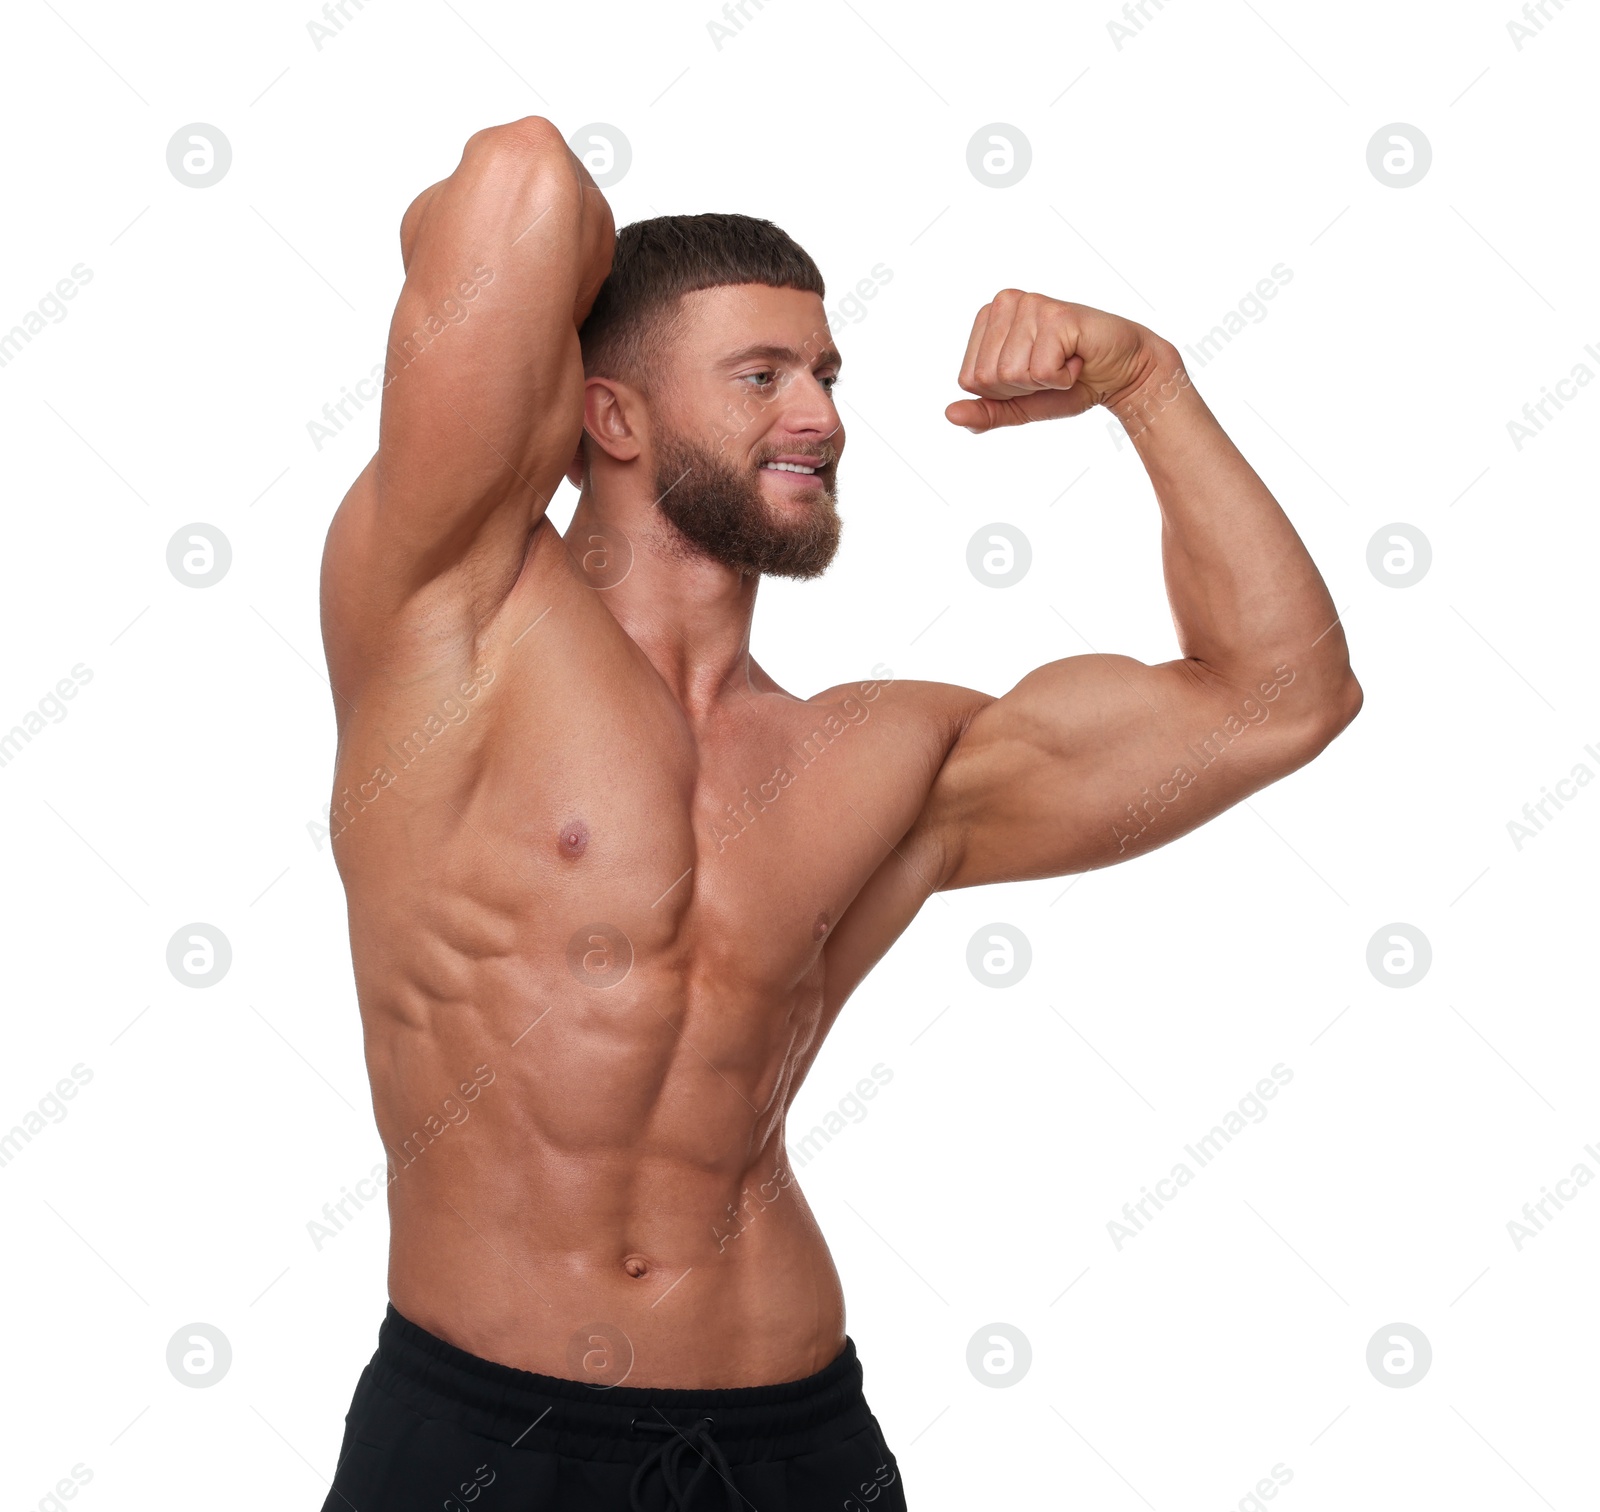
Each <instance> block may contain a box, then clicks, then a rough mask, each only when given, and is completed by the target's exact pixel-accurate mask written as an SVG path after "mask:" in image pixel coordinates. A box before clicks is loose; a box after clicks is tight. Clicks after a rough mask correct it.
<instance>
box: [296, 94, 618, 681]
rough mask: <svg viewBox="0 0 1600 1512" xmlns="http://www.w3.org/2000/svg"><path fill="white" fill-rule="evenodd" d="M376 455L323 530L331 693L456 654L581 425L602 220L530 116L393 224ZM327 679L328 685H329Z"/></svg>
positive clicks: (499, 130) (482, 135) (607, 245)
mask: <svg viewBox="0 0 1600 1512" xmlns="http://www.w3.org/2000/svg"><path fill="white" fill-rule="evenodd" d="M400 239H401V256H402V260H403V262H404V265H405V274H406V276H405V284H404V287H403V288H402V290H401V293H400V299H399V303H398V304H397V306H396V308H395V313H394V320H393V322H392V324H391V326H390V331H389V347H388V353H387V360H386V367H385V374H384V390H383V408H382V413H381V418H380V422H379V436H378V453H377V456H376V457H375V458H374V459H373V461H372V462H371V463H370V464H369V465H368V467H367V468H366V469H365V471H363V473H362V474H361V476H360V478H358V479H357V480H356V483H355V485H354V486H353V487H352V488H351V490H350V492H349V494H348V495H347V496H346V498H345V500H344V502H343V503H342V504H341V505H340V507H339V510H338V513H337V514H336V516H335V518H334V521H333V524H332V526H331V527H330V529H329V531H328V541H327V547H326V551H325V553H324V558H323V613H324V628H325V634H326V638H327V640H328V651H329V660H330V666H331V669H332V670H333V671H334V673H335V685H336V686H339V685H340V684H341V683H343V682H349V681H351V680H355V681H360V680H362V679H364V677H365V675H366V674H367V673H368V672H370V671H371V670H373V669H374V668H375V667H376V666H379V665H385V664H392V663H393V662H395V661H396V660H397V659H398V660H401V661H404V660H406V648H407V646H408V645H410V644H415V635H414V634H413V633H410V632H419V633H421V634H422V635H424V636H425V638H426V640H427V641H428V642H430V643H431V645H432V646H433V648H434V649H435V650H437V647H438V641H439V639H440V637H441V636H442V637H444V638H445V639H447V640H450V641H456V640H458V639H459V641H460V643H461V644H462V645H463V647H464V648H469V647H470V642H471V639H472V637H473V635H474V634H475V633H476V631H477V629H478V628H479V627H480V626H481V625H482V623H483V622H484V621H485V620H486V619H487V618H488V617H489V616H490V615H492V613H493V611H494V609H495V608H496V607H497V606H498V604H499V603H500V601H501V600H502V599H503V598H504V597H505V595H506V593H507V592H509V590H510V588H511V586H512V584H513V583H514V582H515V581H516V577H517V574H518V572H519V571H520V569H521V565H522V561H523V556H524V553H525V550H526V547H527V539H528V534H529V532H530V531H531V530H532V529H533V527H534V526H535V525H536V524H537V522H538V521H539V519H540V517H541V516H542V515H543V513H544V509H545V506H546V504H547V503H548V502H549V499H550V497H551V495H552V494H553V493H554V491H555V489H556V487H557V485H558V484H559V482H560V480H561V477H562V474H563V473H564V472H565V470H566V468H567V466H568V464H569V463H570V462H571V460H572V456H573V453H574V450H575V448H576V446H577V442H578V437H579V434H580V432H581V430H582V425H583V362H582V357H581V354H580V351H579V346H578V327H579V326H580V325H581V324H582V322H583V318H584V316H585V315H586V314H587V313H588V310H589V306H590V305H591V304H592V303H593V301H594V297H595V294H596V292H597V291H598V289H599V287H600V284H601V283H602V282H603V281H604V279H605V276H606V274H607V272H609V270H610V265H611V252H612V246H613V239H614V228H613V224H612V219H611V213H610V210H609V208H608V207H607V205H606V202H605V199H604V197H603V196H602V195H601V193H600V191H599V190H598V189H597V188H596V187H595V184H594V181H593V180H592V179H591V178H590V177H589V174H588V173H587V172H586V171H585V169H584V168H583V165H582V164H581V163H580V162H579V161H578V160H577V158H576V157H574V156H573V154H572V153H571V151H570V150H569V149H568V147H567V145H566V143H565V142H564V141H563V140H562V138H561V134H560V133H559V132H558V131H557V129H556V128H555V127H554V126H553V125H552V124H551V123H550V122H549V121H546V120H544V119H542V118H540V117H537V116H531V117H528V118H527V119H524V120H521V121H516V122H512V123H511V124H509V125H505V126H495V127H490V128H489V129H488V130H485V131H480V132H478V133H477V134H476V135H475V136H473V137H472V138H471V139H470V140H469V141H468V143H467V145H466V148H465V150H464V151H463V153H462V156H461V162H460V164H459V166H458V167H457V168H456V170H455V172H454V173H452V174H451V175H450V177H449V178H447V179H445V180H443V181H442V182H441V183H438V184H435V185H433V186H432V187H431V188H430V189H427V190H425V191H424V192H423V193H422V194H421V195H419V196H418V197H417V199H416V201H415V202H414V203H413V204H412V206H411V208H410V209H409V210H408V211H407V212H406V215H405V218H404V220H403V221H402V223H401V234H400ZM341 674H342V675H341Z"/></svg>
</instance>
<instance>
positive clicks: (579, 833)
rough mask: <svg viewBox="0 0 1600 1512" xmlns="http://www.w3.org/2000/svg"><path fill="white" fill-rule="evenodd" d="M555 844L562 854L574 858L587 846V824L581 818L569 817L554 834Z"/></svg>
mask: <svg viewBox="0 0 1600 1512" xmlns="http://www.w3.org/2000/svg"><path fill="white" fill-rule="evenodd" d="M556 846H557V848H558V849H559V850H560V852H561V854H562V855H563V856H566V857H568V858H570V859H572V860H576V859H577V858H578V857H579V856H581V855H582V854H583V853H584V851H585V850H587V849H588V847H589V826H588V825H587V824H585V823H584V822H583V820H581V819H569V820H567V822H566V823H565V824H563V825H562V826H561V829H560V831H559V832H558V833H557V835H556Z"/></svg>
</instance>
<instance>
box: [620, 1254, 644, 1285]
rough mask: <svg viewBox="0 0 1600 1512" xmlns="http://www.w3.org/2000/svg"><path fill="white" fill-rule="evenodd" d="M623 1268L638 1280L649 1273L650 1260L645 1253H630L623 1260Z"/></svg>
mask: <svg viewBox="0 0 1600 1512" xmlns="http://www.w3.org/2000/svg"><path fill="white" fill-rule="evenodd" d="M622 1268H623V1270H625V1271H627V1273H628V1274H629V1275H630V1276H632V1277H633V1279H634V1280H635V1281H637V1280H639V1279H641V1278H642V1277H643V1276H645V1275H647V1274H648V1273H649V1270H650V1262H649V1261H648V1260H646V1259H645V1257H644V1256H643V1255H629V1256H628V1257H627V1259H625V1260H624V1261H623V1262H622Z"/></svg>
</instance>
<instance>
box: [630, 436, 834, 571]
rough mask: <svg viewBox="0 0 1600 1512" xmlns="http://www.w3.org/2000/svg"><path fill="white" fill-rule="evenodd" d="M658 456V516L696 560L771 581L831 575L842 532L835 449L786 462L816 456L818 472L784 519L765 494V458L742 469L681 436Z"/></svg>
mask: <svg viewBox="0 0 1600 1512" xmlns="http://www.w3.org/2000/svg"><path fill="white" fill-rule="evenodd" d="M655 451H656V457H657V461H656V473H655V488H656V508H657V509H659V510H660V511H661V513H662V514H663V515H664V516H665V517H666V520H667V523H668V524H669V525H670V526H671V527H672V529H673V531H674V532H675V534H676V536H677V538H678V544H679V545H681V546H683V547H685V548H686V549H687V551H688V552H689V553H690V554H691V555H697V556H704V557H709V558H710V559H711V560H712V561H714V562H721V563H722V564H723V565H724V566H726V567H732V568H734V569H735V570H736V571H739V572H744V573H755V574H766V575H768V576H772V577H791V578H813V577H818V576H820V575H821V574H822V573H823V572H824V571H826V569H827V567H828V564H829V563H830V562H831V561H832V560H833V558H834V553H835V552H836V551H838V549H839V532H840V529H841V522H840V519H839V512H838V507H837V494H836V492H835V488H834V469H835V467H836V466H837V458H836V456H835V453H834V450H833V448H832V447H831V446H828V445H826V444H824V445H823V446H822V448H821V450H820V451H819V452H817V453H815V454H812V453H808V452H802V451H800V450H798V449H796V448H793V447H791V448H790V449H789V450H788V451H787V452H785V453H783V454H782V455H785V456H802V455H806V456H810V455H814V456H815V460H816V463H817V471H816V473H815V475H814V476H815V483H814V484H813V485H812V486H811V487H808V488H805V489H803V490H802V489H796V490H794V491H793V498H794V505H793V509H792V511H781V512H780V510H779V508H778V507H777V506H775V505H773V504H772V503H771V502H770V501H769V500H768V499H767V497H766V495H765V494H764V493H763V492H762V486H761V474H760V471H759V469H760V466H761V463H762V462H763V461H766V460H767V458H766V457H765V456H758V457H756V458H754V459H753V460H752V461H751V463H750V464H749V466H748V467H739V466H736V465H735V464H734V463H732V462H730V461H729V460H728V458H727V457H726V456H725V455H724V454H723V453H722V452H721V451H718V450H714V449H713V448H711V447H709V446H701V445H699V444H697V443H695V442H693V441H691V440H689V439H688V438H687V437H685V436H681V435H678V434H675V433H666V434H663V435H661V436H660V437H659V438H658V440H657V443H656V447H655ZM773 455H778V453H773Z"/></svg>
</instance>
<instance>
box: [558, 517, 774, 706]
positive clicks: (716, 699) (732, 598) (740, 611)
mask: <svg viewBox="0 0 1600 1512" xmlns="http://www.w3.org/2000/svg"><path fill="white" fill-rule="evenodd" d="M562 539H563V540H564V541H565V542H566V544H567V549H568V551H570V552H571V553H572V556H573V558H574V560H576V561H578V562H579V563H580V564H581V565H582V567H583V570H584V574H585V576H586V577H587V578H588V579H589V580H590V581H591V582H593V583H594V584H595V585H596V587H595V591H596V592H597V593H599V594H600V595H601V597H602V598H603V599H604V600H605V604H606V607H607V608H608V609H610V611H611V613H612V615H613V616H614V617H615V619H616V621H617V623H618V624H620V625H621V626H622V628H623V629H624V630H625V631H626V632H627V633H628V636H629V637H630V638H631V639H632V640H633V641H634V643H635V644H636V645H637V646H638V647H639V649H640V650H642V651H643V652H644V654H645V655H646V656H647V657H648V658H649V659H650V663H651V665H652V666H653V667H654V668H655V669H656V671H657V672H658V673H659V674H660V675H661V678H662V680H663V681H664V682H665V683H666V684H667V686H668V687H669V688H670V689H671V690H672V692H673V694H674V696H675V697H676V698H677V700H678V702H679V703H680V704H682V705H683V707H684V709H685V711H686V712H688V713H689V714H690V715H691V716H694V715H699V714H706V713H709V712H710V711H711V710H712V709H713V708H714V707H715V706H716V705H717V704H718V703H721V702H723V701H725V700H727V699H729V698H734V697H739V696H741V695H742V694H744V693H745V692H747V691H748V690H749V689H750V688H751V686H752V685H751V681H750V677H751V663H750V624H751V620H752V619H753V617H754V615H755V607H756V590H757V588H758V587H759V586H760V578H759V577H757V576H755V575H746V574H744V573H742V572H739V571H736V570H735V569H734V568H732V567H728V566H725V565H724V564H723V563H721V562H715V561H712V560H711V559H710V558H709V557H705V556H702V555H700V554H699V553H698V552H695V551H694V550H693V548H691V547H689V546H688V545H687V543H685V542H684V541H683V540H682V539H681V538H680V537H679V536H678V535H677V534H676V532H674V531H673V529H672V527H671V525H669V524H668V523H667V521H666V520H665V519H663V518H662V517H661V516H660V515H659V514H658V513H657V512H656V510H655V506H654V502H653V501H651V500H644V499H639V500H623V501H611V500H607V502H606V504H605V505H604V506H602V505H601V504H600V503H599V502H598V501H597V500H596V498H595V496H594V493H593V491H592V489H591V488H588V487H586V488H585V489H584V490H583V492H582V493H581V494H580V495H579V498H578V507H577V508H576V510H574V511H573V515H572V523H571V524H570V525H569V526H568V527H567V530H566V533H565V535H564V536H563V537H562ZM604 585H609V586H604Z"/></svg>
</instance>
